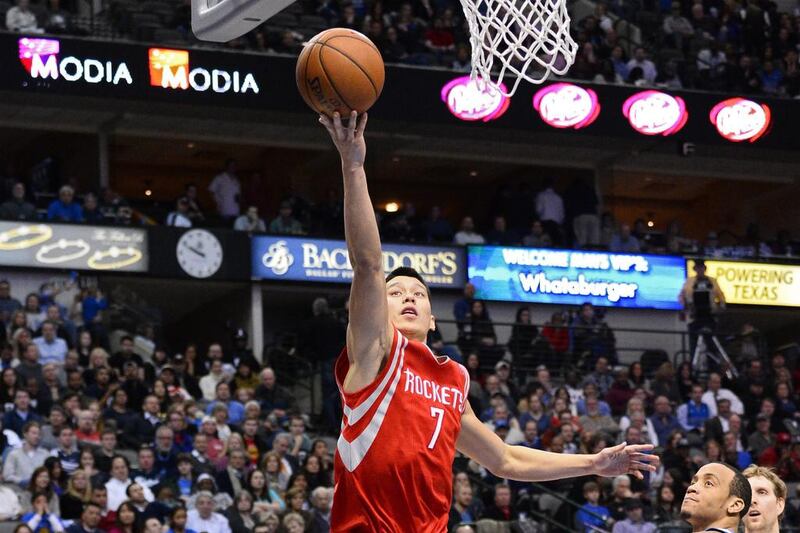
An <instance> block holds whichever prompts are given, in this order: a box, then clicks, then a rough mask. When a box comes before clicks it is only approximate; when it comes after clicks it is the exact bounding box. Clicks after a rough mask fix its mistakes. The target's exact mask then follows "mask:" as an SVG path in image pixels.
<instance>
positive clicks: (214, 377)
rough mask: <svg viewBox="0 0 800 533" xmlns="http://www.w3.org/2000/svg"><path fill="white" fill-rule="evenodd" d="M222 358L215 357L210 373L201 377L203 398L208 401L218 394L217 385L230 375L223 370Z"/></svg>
mask: <svg viewBox="0 0 800 533" xmlns="http://www.w3.org/2000/svg"><path fill="white" fill-rule="evenodd" d="M222 365H223V364H222V360H220V359H215V360H213V361H211V367H210V368H209V372H208V374H206V375H205V376H203V377H202V378H200V390H201V391H202V393H203V399H204V400H206V401H207V402H211V401H213V400H214V398H215V396H216V394H217V385H219V384H220V383H222V382H223V381H225V380H226V379H227V378H228V377H229V376H228V375H227V374H225V372H224V371H223V366H222Z"/></svg>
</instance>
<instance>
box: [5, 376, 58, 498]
mask: <svg viewBox="0 0 800 533" xmlns="http://www.w3.org/2000/svg"><path fill="white" fill-rule="evenodd" d="M20 392H22V391H20ZM4 425H5V424H4ZM20 434H21V436H22V445H21V446H20V447H19V448H14V449H13V450H11V451H10V452H9V454H8V456H6V460H5V462H4V464H3V480H4V481H6V482H8V483H16V484H17V485H19V486H20V487H26V486H27V485H28V483H29V481H30V479H31V476H32V475H33V472H34V470H36V469H37V468H39V467H40V466H42V465H44V461H45V459H47V451H46V450H45V449H44V448H42V447H40V446H39V440H40V436H41V425H40V424H39V422H37V421H35V420H31V421H29V422H26V423H25V425H24V426H23V427H22V430H21V431H20Z"/></svg>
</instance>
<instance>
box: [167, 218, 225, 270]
mask: <svg viewBox="0 0 800 533" xmlns="http://www.w3.org/2000/svg"><path fill="white" fill-rule="evenodd" d="M176 253H177V256H178V264H179V265H181V268H182V269H183V270H184V272H186V273H187V274H189V275H190V276H192V277H195V278H207V277H209V276H213V275H214V274H215V273H216V272H217V270H219V267H220V266H221V265H222V245H221V244H220V242H219V239H217V237H216V236H214V234H213V233H210V232H208V231H206V230H203V229H193V230H189V231H187V232H186V233H184V234H183V235H181V238H180V239H179V240H178V247H177V249H176Z"/></svg>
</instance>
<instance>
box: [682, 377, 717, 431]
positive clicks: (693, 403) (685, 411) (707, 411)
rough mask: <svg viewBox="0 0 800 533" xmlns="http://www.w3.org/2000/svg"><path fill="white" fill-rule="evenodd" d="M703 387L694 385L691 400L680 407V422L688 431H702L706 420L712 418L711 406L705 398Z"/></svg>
mask: <svg viewBox="0 0 800 533" xmlns="http://www.w3.org/2000/svg"><path fill="white" fill-rule="evenodd" d="M702 398H703V387H701V386H700V385H697V384H695V385H692V393H691V395H690V398H689V401H688V402H686V403H684V404H683V405H681V406H680V407H678V422H680V424H681V426H683V429H684V430H686V431H694V432H698V433H702V432H703V431H704V426H705V423H706V420H708V419H709V418H711V408H710V407H709V406H708V404H706V403H704V402H703V400H702Z"/></svg>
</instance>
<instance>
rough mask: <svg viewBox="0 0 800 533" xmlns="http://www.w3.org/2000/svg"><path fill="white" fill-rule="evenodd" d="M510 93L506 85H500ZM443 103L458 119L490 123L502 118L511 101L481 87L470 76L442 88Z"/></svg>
mask: <svg viewBox="0 0 800 533" xmlns="http://www.w3.org/2000/svg"><path fill="white" fill-rule="evenodd" d="M500 87H501V88H502V90H503V91H504V92H508V90H507V89H506V86H505V85H504V84H500ZM442 101H443V102H444V103H445V104H447V109H449V110H450V112H451V113H452V114H453V115H454V116H455V117H457V118H459V119H461V120H466V121H469V122H474V121H476V120H482V121H484V122H489V121H490V120H495V119H497V118H500V117H501V116H502V115H503V113H505V112H506V110H507V109H508V105H509V103H510V102H511V100H510V99H509V98H508V97H507V96H503V95H502V94H501V93H500V91H497V90H495V89H493V88H491V87H489V86H485V87H480V86H479V84H478V82H477V81H475V80H473V79H470V77H469V76H462V77H460V78H456V79H454V80H452V81H450V82H449V83H448V84H447V85H445V86H444V87H442Z"/></svg>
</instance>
